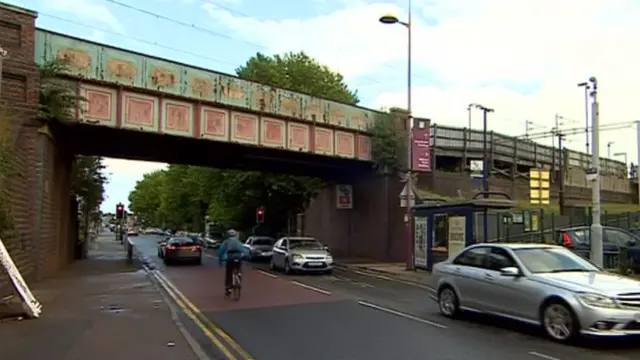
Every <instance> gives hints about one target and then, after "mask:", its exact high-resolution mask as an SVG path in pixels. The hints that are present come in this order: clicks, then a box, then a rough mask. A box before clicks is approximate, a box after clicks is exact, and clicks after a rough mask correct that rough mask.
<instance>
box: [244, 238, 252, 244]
mask: <svg viewBox="0 0 640 360" xmlns="http://www.w3.org/2000/svg"><path fill="white" fill-rule="evenodd" d="M245 244H247V245H251V244H253V238H252V237H249V238H248V239H247V242H246V243H245Z"/></svg>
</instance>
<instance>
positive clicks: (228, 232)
mask: <svg viewBox="0 0 640 360" xmlns="http://www.w3.org/2000/svg"><path fill="white" fill-rule="evenodd" d="M227 235H229V237H234V236H236V235H238V232H237V231H235V230H233V229H231V230H229V231H227Z"/></svg>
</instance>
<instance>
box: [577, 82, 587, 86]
mask: <svg viewBox="0 0 640 360" xmlns="http://www.w3.org/2000/svg"><path fill="white" fill-rule="evenodd" d="M584 86H589V83H587V82H586V81H585V82H581V83H580V84H578V87H584Z"/></svg>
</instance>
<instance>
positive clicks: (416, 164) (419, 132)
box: [411, 119, 431, 172]
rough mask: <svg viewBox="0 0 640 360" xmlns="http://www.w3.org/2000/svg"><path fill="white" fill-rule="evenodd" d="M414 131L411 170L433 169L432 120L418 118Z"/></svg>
mask: <svg viewBox="0 0 640 360" xmlns="http://www.w3.org/2000/svg"><path fill="white" fill-rule="evenodd" d="M411 132H412V143H411V155H412V159H411V163H412V164H411V170H412V171H417V172H427V171H431V122H430V121H424V120H417V119H416V123H415V126H414V128H413V129H412V130H411Z"/></svg>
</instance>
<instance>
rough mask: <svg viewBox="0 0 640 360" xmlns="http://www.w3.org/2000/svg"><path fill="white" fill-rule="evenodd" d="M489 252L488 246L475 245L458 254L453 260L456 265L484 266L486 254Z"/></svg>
mask: <svg viewBox="0 0 640 360" xmlns="http://www.w3.org/2000/svg"><path fill="white" fill-rule="evenodd" d="M488 252H489V248H488V247H484V246H482V247H474V248H471V249H469V250H466V251H464V252H463V253H462V254H460V255H458V257H457V258H455V260H453V263H454V264H455V265H463V266H473V267H484V261H485V259H486V258H485V256H486V255H487V253H488Z"/></svg>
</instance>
